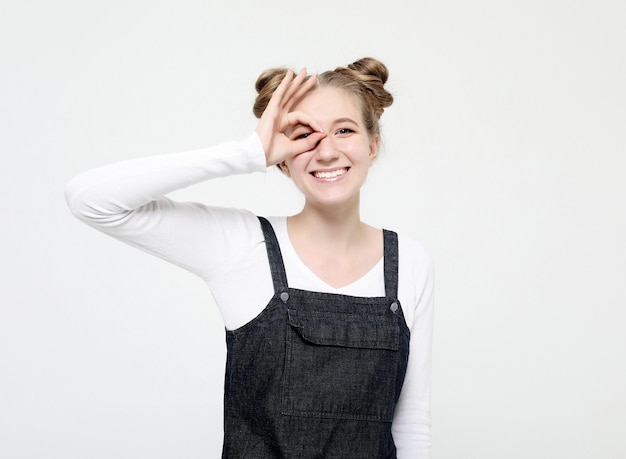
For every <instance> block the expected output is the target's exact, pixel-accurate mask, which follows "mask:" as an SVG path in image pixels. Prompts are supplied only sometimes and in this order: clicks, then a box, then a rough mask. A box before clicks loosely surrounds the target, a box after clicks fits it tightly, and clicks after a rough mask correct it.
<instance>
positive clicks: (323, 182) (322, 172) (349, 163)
mask: <svg viewBox="0 0 626 459" xmlns="http://www.w3.org/2000/svg"><path fill="white" fill-rule="evenodd" d="M293 111H300V112H304V113H305V114H307V115H308V116H309V117H311V118H313V119H314V120H315V121H316V122H317V123H318V124H319V125H320V126H321V128H322V129H323V130H324V133H325V134H326V137H325V138H323V139H322V140H321V141H320V142H319V143H318V144H317V145H316V147H315V148H313V149H312V150H309V151H307V152H304V153H301V154H299V155H296V156H294V157H292V158H290V159H288V160H286V161H284V162H283V163H282V164H281V168H282V169H283V171H284V172H285V173H286V174H287V175H288V176H289V177H291V178H292V180H293V181H294V183H295V184H296V186H297V187H298V188H299V189H300V191H302V193H304V196H305V198H306V199H307V202H309V203H316V204H322V205H337V204H344V203H349V202H351V201H355V202H356V203H358V197H359V191H360V189H361V186H362V185H363V182H365V179H366V178H367V173H368V170H369V167H370V166H371V164H372V163H373V161H374V159H375V158H376V155H377V154H378V143H379V139H378V136H370V135H369V133H368V132H367V130H366V128H365V125H364V123H363V116H362V114H361V109H360V106H359V101H358V99H357V97H356V96H355V95H354V94H352V93H350V92H348V91H346V90H344V89H340V88H334V87H321V88H317V89H315V90H313V91H311V92H310V93H308V94H307V95H306V97H304V98H303V99H302V100H301V101H300V102H299V103H298V104H297V105H296V106H294V107H293ZM311 132H312V129H311V128H310V127H309V126H306V125H297V126H295V127H294V128H293V129H291V130H290V131H289V132H287V133H286V134H287V135H288V136H289V137H290V138H291V139H295V138H297V137H299V136H307V135H308V134H310V133H311Z"/></svg>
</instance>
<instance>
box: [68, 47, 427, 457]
mask: <svg viewBox="0 0 626 459" xmlns="http://www.w3.org/2000/svg"><path fill="white" fill-rule="evenodd" d="M387 76H388V74H387V69H386V67H385V66H384V65H383V64H382V63H381V62H379V61H377V60H375V59H372V58H364V59H360V60H359V61H357V62H355V63H353V64H351V65H349V66H348V67H339V68H337V69H335V70H334V71H328V72H325V73H322V74H321V75H319V76H315V75H313V76H307V74H306V71H305V70H303V71H301V72H300V73H299V74H297V75H294V73H293V72H291V71H288V70H285V69H273V70H270V71H267V72H265V73H264V74H262V75H261V76H260V77H259V79H258V80H257V84H256V88H257V91H258V97H257V100H256V103H255V106H254V113H255V115H256V116H257V117H258V118H260V120H259V123H258V126H257V129H256V131H255V132H254V133H253V134H252V135H250V136H249V137H248V138H247V139H245V140H244V141H242V142H234V143H228V144H223V145H218V146H216V147H212V148H207V149H202V150H196V151H191V152H184V153H177V154H167V155H160V156H155V157H149V158H145V159H139V160H133V161H127V162H124V163H121V164H114V165H111V166H107V167H103V168H99V169H95V170H92V171H88V172H86V173H83V174H81V175H79V176H78V177H76V178H74V179H73V180H72V181H71V182H70V183H69V184H68V185H67V190H66V197H67V201H68V203H69V206H70V208H71V210H72V212H73V213H74V215H76V216H77V217H78V218H80V219H81V220H83V221H85V222H87V223H88V224H90V225H92V226H94V227H96V228H97V229H99V230H101V231H103V232H105V233H107V234H109V235H111V236H113V237H116V238H118V239H121V240H123V241H125V242H127V243H129V244H131V245H133V246H136V247H138V248H141V249H142V250H145V251H147V252H149V253H152V254H154V255H157V256H159V257H161V258H164V259H166V260H168V261H170V262H172V263H175V264H177V265H179V266H181V267H183V268H185V269H187V270H189V271H191V272H193V273H196V274H197V275H199V276H200V277H202V278H203V279H204V280H205V281H206V283H207V284H208V286H209V287H210V289H211V291H212V293H213V296H214V298H215V300H216V302H217V305H218V307H219V308H220V311H221V313H222V316H223V318H224V323H225V326H226V335H227V351H228V354H227V365H226V379H225V397H224V446H223V457H225V458H244V457H245V458H278V457H281V458H341V459H346V458H355V459H364V458H395V457H399V458H401V459H403V458H420V459H422V458H428V457H430V407H429V397H430V395H429V385H430V367H431V358H430V353H431V335H432V315H433V304H432V302H433V285H432V272H431V263H430V260H429V258H428V256H427V255H426V254H425V252H424V251H423V249H422V248H421V246H420V245H419V244H418V243H416V242H414V241H412V240H411V239H409V238H407V237H404V236H400V237H398V236H397V235H396V233H394V232H391V231H386V230H381V229H377V228H374V227H371V226H369V225H367V224H365V223H363V222H362V221H361V219H360V214H359V196H360V189H361V186H362V185H363V182H364V181H365V179H366V177H367V174H368V170H369V167H370V166H371V165H372V163H373V162H374V161H375V159H376V157H377V155H378V147H379V142H380V137H379V135H380V134H379V126H378V120H379V118H380V116H381V114H382V113H383V111H384V109H385V108H386V107H388V106H389V105H391V103H392V101H393V98H392V96H391V95H390V94H389V93H388V92H387V91H386V90H385V88H384V84H385V82H386V80H387ZM274 165H277V166H278V167H279V168H280V169H281V170H282V172H284V173H285V174H286V175H287V176H288V177H290V178H291V179H292V180H293V182H294V183H295V185H296V186H297V187H298V188H299V190H300V191H301V192H302V193H303V194H304V197H305V204H304V208H303V209H302V211H301V212H299V213H298V214H296V215H292V216H289V217H270V218H269V219H265V218H261V217H256V216H255V215H254V214H252V213H250V212H249V211H246V210H238V209H226V208H219V207H211V206H206V205H204V204H198V203H179V202H174V201H172V200H170V199H168V198H166V197H165V196H166V195H167V194H168V193H170V192H172V191H174V190H177V189H180V188H183V187H187V186H189V185H193V184H195V183H199V182H201V181H203V180H209V179H212V178H215V177H225V176H228V175H234V174H244V173H251V172H263V171H265V170H266V168H267V167H269V166H274Z"/></svg>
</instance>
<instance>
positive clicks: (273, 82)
mask: <svg viewBox="0 0 626 459" xmlns="http://www.w3.org/2000/svg"><path fill="white" fill-rule="evenodd" d="M288 71H289V69H285V68H275V69H270V70H266V71H265V72H263V73H262V74H261V75H259V78H257V80H256V83H255V85H254V87H255V88H256V92H257V97H256V100H255V101H254V105H253V106H252V112H253V113H254V116H256V117H257V118H261V115H263V112H264V111H265V109H266V108H267V104H269V103H270V99H271V98H272V94H274V91H276V88H278V85H279V84H280V82H281V81H283V78H285V75H287V72H288Z"/></svg>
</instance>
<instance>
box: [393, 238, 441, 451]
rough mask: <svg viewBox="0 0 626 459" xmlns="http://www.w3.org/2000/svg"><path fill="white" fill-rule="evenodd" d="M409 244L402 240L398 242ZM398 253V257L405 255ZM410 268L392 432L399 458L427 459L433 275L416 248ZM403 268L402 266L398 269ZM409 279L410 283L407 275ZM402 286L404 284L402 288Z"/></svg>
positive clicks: (425, 257) (402, 278)
mask: <svg viewBox="0 0 626 459" xmlns="http://www.w3.org/2000/svg"><path fill="white" fill-rule="evenodd" d="M407 242H408V241H407V240H406V239H405V238H403V239H401V243H407ZM404 253H405V252H404V251H403V252H401V257H402V256H403V255H404ZM410 253H411V255H412V257H411V260H412V269H410V271H411V272H410V273H407V272H406V271H407V270H405V272H404V273H403V272H402V271H401V273H400V283H399V295H400V296H401V297H402V295H403V294H404V295H407V292H406V287H408V285H411V287H412V288H413V289H414V290H413V292H412V293H413V294H414V296H413V297H412V299H413V301H414V302H413V304H411V305H410V306H412V307H413V308H414V309H413V310H412V311H408V310H407V309H408V308H407V307H408V306H409V305H404V304H403V309H404V310H407V312H408V314H406V317H407V319H409V318H411V320H410V321H409V322H408V326H409V328H410V329H411V340H410V342H409V363H408V366H407V372H406V377H405V380H404V386H403V387H402V392H401V394H400V399H399V401H398V405H397V407H396V412H395V416H394V420H393V424H392V433H393V437H394V441H395V443H396V447H397V456H398V459H430V457H431V432H430V382H431V362H432V352H431V350H432V333H433V308H434V272H433V264H432V260H431V259H430V257H429V256H428V255H427V254H426V253H425V252H424V251H423V249H421V247H417V252H416V250H411V251H410ZM402 267H403V265H402V264H401V268H402ZM407 275H408V276H410V280H409V279H408V278H407V277H406V276H407ZM403 283H404V285H403ZM407 284H408V285H407Z"/></svg>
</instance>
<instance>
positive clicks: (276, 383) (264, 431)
mask: <svg viewBox="0 0 626 459" xmlns="http://www.w3.org/2000/svg"><path fill="white" fill-rule="evenodd" d="M259 220H260V222H261V227H262V229H263V233H264V236H265V243H266V246H267V254H268V258H269V263H270V268H271V272H272V279H273V283H274V296H273V297H272V299H271V300H270V302H269V304H268V305H267V307H266V308H265V309H264V310H263V311H262V312H261V313H260V314H259V315H258V316H257V317H256V318H254V319H253V320H252V321H251V322H249V323H247V324H246V325H244V326H242V327H240V328H238V329H236V330H232V331H230V330H228V331H227V332H226V345H227V352H228V353H227V361H226V377H225V384H224V446H223V452H222V458H228V459H240V458H263V459H266V458H298V459H307V458H311V459H312V458H336V459H368V458H372V459H393V458H395V457H396V448H395V444H394V442H393V438H392V436H391V421H392V420H393V414H394V411H395V407H396V403H397V401H398V397H399V396H400V390H401V388H402V383H403V382H404V376H405V372H406V366H407V360H408V354H409V329H408V327H407V325H406V322H405V320H404V315H403V313H402V308H401V307H400V303H399V301H398V298H397V291H398V240H397V235H396V233H394V232H391V231H386V230H384V248H385V250H384V273H385V295H386V296H384V297H375V298H365V297H354V296H347V295H339V294H331V293H321V292H310V291H305V290H299V289H294V288H290V287H289V285H288V284H287V276H286V273H285V268H284V265H283V259H282V255H281V253H280V247H279V245H278V241H277V239H276V235H275V234H274V230H273V228H272V226H271V224H270V223H269V221H267V220H266V219H264V218H262V217H259ZM242 288H245V286H242Z"/></svg>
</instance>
